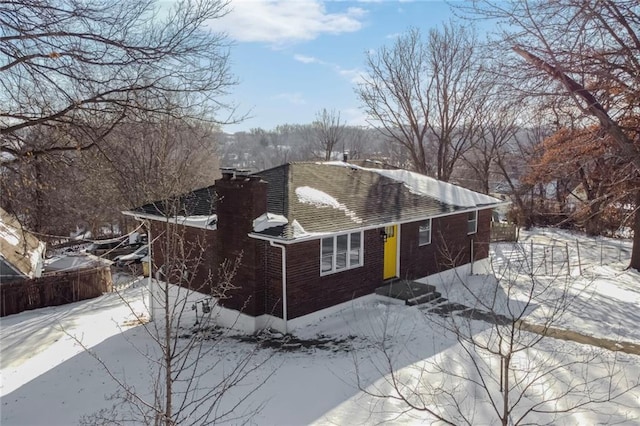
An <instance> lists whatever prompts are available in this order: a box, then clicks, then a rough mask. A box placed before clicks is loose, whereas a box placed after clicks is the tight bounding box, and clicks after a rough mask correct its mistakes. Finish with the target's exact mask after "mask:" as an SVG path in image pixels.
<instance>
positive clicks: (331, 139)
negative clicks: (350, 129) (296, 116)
mask: <svg viewBox="0 0 640 426" xmlns="http://www.w3.org/2000/svg"><path fill="white" fill-rule="evenodd" d="M312 126H313V130H314V138H315V144H316V146H317V147H318V148H319V150H320V151H321V152H322V156H323V159H324V160H325V161H329V160H331V154H332V153H333V151H334V150H335V149H340V148H344V147H341V146H340V143H341V142H343V141H344V129H345V123H344V121H340V112H338V111H336V110H330V111H328V110H327V109H326V108H323V109H322V111H320V112H318V113H317V114H316V120H315V121H314V122H313V123H312Z"/></svg>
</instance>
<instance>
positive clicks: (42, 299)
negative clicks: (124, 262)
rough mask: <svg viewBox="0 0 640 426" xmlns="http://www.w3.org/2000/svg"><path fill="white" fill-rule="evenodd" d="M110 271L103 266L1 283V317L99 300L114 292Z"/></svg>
mask: <svg viewBox="0 0 640 426" xmlns="http://www.w3.org/2000/svg"><path fill="white" fill-rule="evenodd" d="M112 286H113V283H112V281H111V269H110V268H109V267H108V266H101V267H98V268H91V269H79V270H74V271H68V272H56V273H51V274H46V275H44V276H42V277H40V278H34V279H28V280H19V281H12V282H8V283H4V282H3V283H2V284H0V316H6V315H11V314H17V313H19V312H22V311H27V310H30V309H37V308H43V307H45V306H58V305H64V304H66V303H72V302H77V301H79V300H85V299H91V298H94V297H98V296H100V295H102V294H103V293H106V292H109V291H111V288H112Z"/></svg>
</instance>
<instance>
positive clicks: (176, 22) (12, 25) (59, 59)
mask: <svg viewBox="0 0 640 426" xmlns="http://www.w3.org/2000/svg"><path fill="white" fill-rule="evenodd" d="M155 7H156V4H155V2H154V1H151V0H133V1H129V0H116V1H114V2H109V3H105V2H102V1H99V0H87V1H82V2H78V1H75V0H45V1H36V0H26V1H20V2H14V1H2V2H0V87H1V88H2V90H0V102H1V103H2V105H3V108H2V110H1V111H0V137H1V139H0V153H1V154H2V156H1V161H2V162H3V163H6V162H16V161H21V160H23V159H25V158H29V157H32V156H40V155H45V154H49V153H53V152H61V151H77V150H86V149H90V148H92V147H96V146H100V145H101V144H102V143H103V141H104V138H105V137H106V136H107V135H108V134H109V133H110V132H111V131H112V130H113V128H114V127H115V126H116V125H117V124H118V123H119V122H120V121H121V120H123V119H124V118H125V117H128V116H130V115H131V114H132V112H134V111H144V110H153V111H156V112H162V113H164V114H168V115H172V116H182V117H187V116H192V115H194V114H195V116H197V117H202V116H203V115H204V116H207V117H208V118H209V119H210V120H214V117H213V114H214V113H220V112H221V111H222V110H223V109H224V108H225V107H226V105H225V104H224V103H222V102H221V100H220V96H221V95H223V94H224V93H225V92H226V90H227V89H228V88H229V87H231V86H232V85H233V84H235V80H233V78H232V77H231V75H230V73H229V64H228V53H227V42H226V39H225V37H224V35H221V34H218V33H215V32H211V31H208V30H206V29H205V28H204V25H205V24H206V23H207V22H209V21H210V20H212V19H217V18H220V17H221V16H224V14H225V13H226V10H227V9H226V7H227V2H226V1H224V0H181V1H178V2H174V3H173V6H172V7H171V8H170V9H167V10H164V11H162V13H160V11H159V10H158V9H156V8H155ZM176 93H181V94H189V102H188V103H181V104H173V105H170V107H169V106H168V104H167V102H165V100H166V99H167V98H171V97H172V96H173V95H174V94H176ZM218 120H220V121H221V122H224V121H227V120H228V118H224V117H223V118H222V119H220V118H218ZM35 126H46V127H50V128H53V129H56V130H57V131H58V133H59V137H56V138H51V139H50V140H49V141H47V143H42V144H39V145H38V146H33V145H32V144H31V143H29V142H30V133H29V132H28V129H30V128H34V127H35Z"/></svg>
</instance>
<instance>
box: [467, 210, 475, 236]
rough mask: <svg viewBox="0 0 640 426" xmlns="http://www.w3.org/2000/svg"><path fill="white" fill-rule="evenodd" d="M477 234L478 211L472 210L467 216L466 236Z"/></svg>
mask: <svg viewBox="0 0 640 426" xmlns="http://www.w3.org/2000/svg"><path fill="white" fill-rule="evenodd" d="M476 232H478V211H477V210H474V211H472V212H469V213H468V216H467V235H471V234H475V233H476Z"/></svg>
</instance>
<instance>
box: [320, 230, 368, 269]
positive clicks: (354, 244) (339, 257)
mask: <svg viewBox="0 0 640 426" xmlns="http://www.w3.org/2000/svg"><path fill="white" fill-rule="evenodd" d="M362 243H363V238H362V231H360V232H351V233H348V234H340V235H334V236H331V237H327V238H323V239H322V240H321V242H320V275H327V274H332V273H334V272H340V271H345V270H347V269H352V268H357V267H360V266H362V264H363V260H362Z"/></svg>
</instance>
